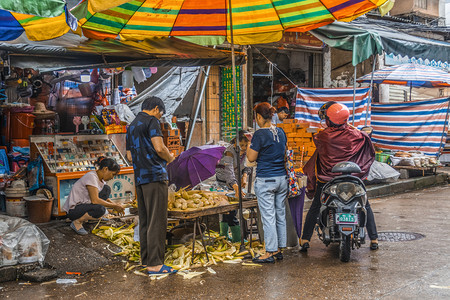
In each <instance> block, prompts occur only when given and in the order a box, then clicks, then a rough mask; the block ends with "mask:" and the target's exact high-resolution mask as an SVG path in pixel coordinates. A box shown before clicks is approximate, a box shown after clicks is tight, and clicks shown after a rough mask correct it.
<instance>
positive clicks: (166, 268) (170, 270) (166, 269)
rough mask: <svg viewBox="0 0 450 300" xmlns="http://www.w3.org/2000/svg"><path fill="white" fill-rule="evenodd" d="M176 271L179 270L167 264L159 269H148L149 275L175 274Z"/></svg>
mask: <svg viewBox="0 0 450 300" xmlns="http://www.w3.org/2000/svg"><path fill="white" fill-rule="evenodd" d="M176 272H178V271H177V270H175V269H173V268H171V267H169V266H166V265H162V267H161V269H159V271H147V273H148V275H164V274H175V273H176Z"/></svg>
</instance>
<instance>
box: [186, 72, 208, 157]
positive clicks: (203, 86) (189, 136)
mask: <svg viewBox="0 0 450 300" xmlns="http://www.w3.org/2000/svg"><path fill="white" fill-rule="evenodd" d="M210 70H211V66H208V67H207V68H206V73H205V78H204V79H203V85H202V89H201V90H200V96H199V98H198V104H197V109H196V110H195V114H194V119H193V121H192V125H191V124H189V135H188V138H187V140H186V150H187V149H189V145H190V144H191V139H192V134H194V127H195V122H196V121H197V116H198V112H199V111H200V107H201V106H202V100H203V93H204V92H205V89H206V83H207V82H208V77H209V71H210ZM200 72H201V71H200ZM200 75H201V74H199V76H200Z"/></svg>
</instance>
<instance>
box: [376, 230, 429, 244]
mask: <svg viewBox="0 0 450 300" xmlns="http://www.w3.org/2000/svg"><path fill="white" fill-rule="evenodd" d="M424 237H425V236H424V235H423V234H420V233H415V232H379V233H378V240H379V241H383V242H405V241H413V240H420V239H421V238H424Z"/></svg>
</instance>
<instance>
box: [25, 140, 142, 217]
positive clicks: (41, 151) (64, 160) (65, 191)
mask: <svg viewBox="0 0 450 300" xmlns="http://www.w3.org/2000/svg"><path fill="white" fill-rule="evenodd" d="M115 142H118V140H117V137H113V136H108V135H63V134H62V135H52V136H49V135H45V136H43V135H42V136H30V156H31V158H32V159H35V158H37V156H41V157H42V159H43V161H44V173H45V184H46V185H47V186H48V187H49V188H51V189H52V192H53V196H54V198H55V200H56V201H55V202H54V206H53V215H54V216H63V215H65V214H66V213H65V211H63V210H62V207H63V205H64V203H65V201H66V200H67V197H68V196H69V193H70V191H71V189H72V186H73V184H74V183H75V182H76V181H77V180H78V179H79V178H81V177H82V176H83V175H84V174H86V173H87V172H89V171H93V170H95V169H96V166H95V165H94V163H95V162H96V161H97V159H98V157H99V156H105V157H110V158H114V159H115V160H116V161H117V162H118V163H119V165H120V166H121V169H120V172H119V174H117V175H116V176H115V177H114V178H113V179H111V180H110V181H108V182H107V184H108V185H109V186H110V187H111V195H110V199H111V200H112V201H115V202H125V201H129V200H132V199H134V198H135V195H136V188H135V181H134V172H133V167H131V166H130V164H129V163H128V161H127V160H126V159H125V155H124V154H123V153H122V152H121V151H120V150H119V149H120V147H117V146H116V143H115ZM119 144H120V141H119Z"/></svg>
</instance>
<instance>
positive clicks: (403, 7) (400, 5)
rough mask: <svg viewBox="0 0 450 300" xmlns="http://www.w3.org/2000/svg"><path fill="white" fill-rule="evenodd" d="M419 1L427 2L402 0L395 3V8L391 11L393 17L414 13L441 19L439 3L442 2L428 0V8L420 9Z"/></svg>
mask: <svg viewBox="0 0 450 300" xmlns="http://www.w3.org/2000/svg"><path fill="white" fill-rule="evenodd" d="M417 1H425V0H400V1H395V4H394V7H393V8H392V10H391V11H390V14H391V15H392V16H396V15H403V14H408V13H412V12H417V13H419V14H424V15H427V16H434V17H439V2H440V0H426V1H427V8H426V9H424V8H420V7H419V5H418V3H417Z"/></svg>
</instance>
